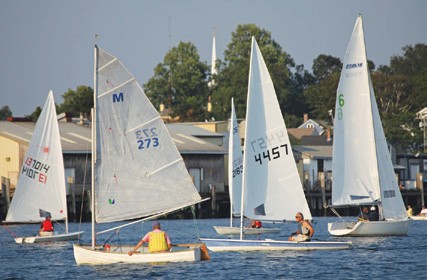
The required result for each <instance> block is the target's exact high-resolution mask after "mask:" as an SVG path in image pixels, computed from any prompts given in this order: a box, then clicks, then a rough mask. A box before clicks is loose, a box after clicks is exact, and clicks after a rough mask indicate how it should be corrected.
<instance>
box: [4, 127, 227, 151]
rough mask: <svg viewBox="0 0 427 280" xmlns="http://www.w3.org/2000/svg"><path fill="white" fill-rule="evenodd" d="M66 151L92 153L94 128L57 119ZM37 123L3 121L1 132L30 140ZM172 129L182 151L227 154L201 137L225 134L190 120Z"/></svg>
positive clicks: (25, 142)
mask: <svg viewBox="0 0 427 280" xmlns="http://www.w3.org/2000/svg"><path fill="white" fill-rule="evenodd" d="M58 124H59V133H60V135H61V145H62V150H63V153H64V154H67V153H68V154H70V153H85V154H86V153H88V152H89V153H90V152H91V143H92V141H91V139H92V136H91V128H90V127H88V126H83V125H79V124H75V123H72V122H58ZM34 127H35V123H33V122H8V121H0V135H3V136H5V137H7V138H10V139H13V140H15V141H17V142H20V143H24V144H28V143H29V142H30V140H31V137H32V135H33V131H34ZM166 127H167V128H168V130H169V133H170V135H171V137H172V139H173V140H174V142H175V144H176V146H177V148H178V150H179V152H180V153H181V154H226V150H225V149H224V147H221V146H218V145H214V144H211V143H209V142H207V141H204V140H203V139H200V138H198V137H221V138H222V137H224V136H223V135H222V134H219V133H213V132H210V131H208V130H205V129H201V128H198V127H194V126H192V125H189V124H179V125H178V124H166Z"/></svg>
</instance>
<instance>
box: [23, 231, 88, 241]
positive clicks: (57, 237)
mask: <svg viewBox="0 0 427 280" xmlns="http://www.w3.org/2000/svg"><path fill="white" fill-rule="evenodd" d="M83 232H84V231H77V232H69V233H62V234H54V235H52V236H27V237H17V238H15V242H16V243H18V244H28V243H41V242H55V241H69V240H77V239H78V238H79V237H80V235H81V234H82V233H83Z"/></svg>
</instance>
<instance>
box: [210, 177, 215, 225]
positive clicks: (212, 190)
mask: <svg viewBox="0 0 427 280" xmlns="http://www.w3.org/2000/svg"><path fill="white" fill-rule="evenodd" d="M209 186H210V187H211V195H212V217H213V218H216V187H215V185H209Z"/></svg>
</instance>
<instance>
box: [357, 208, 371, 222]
mask: <svg viewBox="0 0 427 280" xmlns="http://www.w3.org/2000/svg"><path fill="white" fill-rule="evenodd" d="M357 220H359V221H369V208H368V207H367V206H364V207H363V208H362V212H360V214H359V216H358V217H357Z"/></svg>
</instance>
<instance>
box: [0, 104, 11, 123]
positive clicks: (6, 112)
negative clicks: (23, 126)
mask: <svg viewBox="0 0 427 280" xmlns="http://www.w3.org/2000/svg"><path fill="white" fill-rule="evenodd" d="M11 116H12V111H11V110H10V108H9V106H7V105H6V106H3V107H1V109H0V120H1V121H5V120H6V119H7V118H8V117H11Z"/></svg>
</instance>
